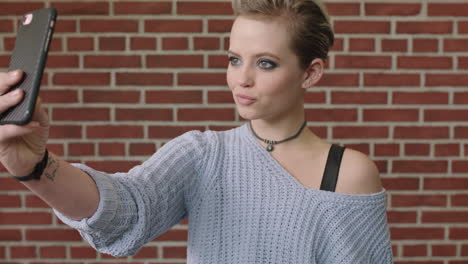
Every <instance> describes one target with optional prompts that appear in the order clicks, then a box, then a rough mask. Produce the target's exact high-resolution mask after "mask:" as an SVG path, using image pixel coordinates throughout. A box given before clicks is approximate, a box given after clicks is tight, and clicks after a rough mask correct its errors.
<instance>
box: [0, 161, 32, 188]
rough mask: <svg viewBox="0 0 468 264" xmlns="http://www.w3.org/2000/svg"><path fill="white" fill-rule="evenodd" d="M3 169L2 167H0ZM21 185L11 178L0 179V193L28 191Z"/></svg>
mask: <svg viewBox="0 0 468 264" xmlns="http://www.w3.org/2000/svg"><path fill="white" fill-rule="evenodd" d="M0 167H3V166H0ZM28 190H29V189H28V188H26V186H24V185H23V184H21V183H19V182H18V181H17V180H15V179H13V178H0V191H28Z"/></svg>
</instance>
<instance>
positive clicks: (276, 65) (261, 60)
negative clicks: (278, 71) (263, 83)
mask: <svg viewBox="0 0 468 264" xmlns="http://www.w3.org/2000/svg"><path fill="white" fill-rule="evenodd" d="M228 60H229V63H230V64H231V65H232V66H236V65H234V64H233V61H234V60H239V58H237V57H234V56H229V57H228ZM262 63H268V64H270V65H271V66H270V67H260V68H262V69H264V70H273V69H274V68H276V67H278V64H276V63H275V62H273V61H271V60H266V59H260V61H259V62H258V63H257V64H258V65H259V64H262Z"/></svg>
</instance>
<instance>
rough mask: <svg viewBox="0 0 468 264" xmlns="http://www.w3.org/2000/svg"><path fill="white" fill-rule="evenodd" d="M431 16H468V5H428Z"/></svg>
mask: <svg viewBox="0 0 468 264" xmlns="http://www.w3.org/2000/svg"><path fill="white" fill-rule="evenodd" d="M427 13H428V15H429V16H448V17H454V16H468V4H466V3H443V4H442V3H428V7H427Z"/></svg>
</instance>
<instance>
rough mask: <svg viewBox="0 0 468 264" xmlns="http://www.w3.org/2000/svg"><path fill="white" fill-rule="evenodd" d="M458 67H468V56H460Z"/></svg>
mask: <svg viewBox="0 0 468 264" xmlns="http://www.w3.org/2000/svg"><path fill="white" fill-rule="evenodd" d="M458 69H468V57H458Z"/></svg>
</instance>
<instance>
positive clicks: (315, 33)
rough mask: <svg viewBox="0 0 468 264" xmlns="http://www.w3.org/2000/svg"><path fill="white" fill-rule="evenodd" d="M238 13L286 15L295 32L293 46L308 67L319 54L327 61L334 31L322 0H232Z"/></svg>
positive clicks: (292, 30) (282, 16)
mask: <svg viewBox="0 0 468 264" xmlns="http://www.w3.org/2000/svg"><path fill="white" fill-rule="evenodd" d="M232 9H233V10H234V14H235V15H236V16H239V15H244V16H261V17H266V18H275V17H279V18H284V19H286V22H287V24H288V29H289V30H290V32H291V40H292V41H291V49H292V50H293V52H294V53H295V54H296V55H297V56H298V57H299V62H300V66H301V67H302V68H304V69H305V68H307V67H308V65H309V64H310V62H312V60H314V59H316V58H321V59H322V60H324V61H326V59H327V56H328V51H329V49H330V48H331V47H332V46H333V42H334V34H333V29H332V27H331V25H330V20H329V17H328V14H327V11H326V8H325V6H324V5H323V4H322V3H321V2H320V0H232Z"/></svg>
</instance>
